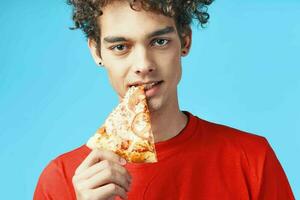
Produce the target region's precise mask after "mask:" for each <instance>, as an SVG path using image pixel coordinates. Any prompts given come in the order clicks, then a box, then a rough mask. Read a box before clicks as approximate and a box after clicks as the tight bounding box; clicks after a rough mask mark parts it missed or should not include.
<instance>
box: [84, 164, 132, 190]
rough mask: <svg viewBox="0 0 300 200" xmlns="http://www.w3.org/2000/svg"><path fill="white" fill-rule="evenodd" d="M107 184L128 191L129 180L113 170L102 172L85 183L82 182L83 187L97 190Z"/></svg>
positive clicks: (108, 169)
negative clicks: (115, 185)
mask: <svg viewBox="0 0 300 200" xmlns="http://www.w3.org/2000/svg"><path fill="white" fill-rule="evenodd" d="M109 183H114V184H117V185H119V186H121V187H123V188H124V189H125V190H126V191H129V187H130V180H128V179H127V178H126V176H124V175H123V174H121V173H119V172H118V171H116V170H114V169H113V168H107V169H105V170H102V171H101V172H99V173H97V174H96V175H94V176H92V177H91V178H90V179H88V180H87V181H85V182H83V184H85V186H84V187H86V188H91V189H93V188H98V187H100V186H103V185H106V184H109Z"/></svg>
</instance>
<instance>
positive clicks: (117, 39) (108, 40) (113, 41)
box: [103, 26, 175, 43]
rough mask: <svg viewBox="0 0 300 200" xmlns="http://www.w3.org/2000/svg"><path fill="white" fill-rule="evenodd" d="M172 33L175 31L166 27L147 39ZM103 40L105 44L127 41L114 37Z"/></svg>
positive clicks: (151, 34)
mask: <svg viewBox="0 0 300 200" xmlns="http://www.w3.org/2000/svg"><path fill="white" fill-rule="evenodd" d="M174 31H175V29H174V27H172V26H167V27H166V28H163V29H159V30H157V31H154V32H152V33H150V34H148V35H147V38H151V37H155V36H159V35H165V34H168V33H173V32H174ZM103 40H104V42H107V43H116V42H125V41H127V39H126V38H125V37H114V36H108V37H105V38H104V39H103Z"/></svg>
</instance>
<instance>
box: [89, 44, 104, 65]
mask: <svg viewBox="0 0 300 200" xmlns="http://www.w3.org/2000/svg"><path fill="white" fill-rule="evenodd" d="M88 47H89V49H90V52H91V55H92V57H93V59H94V61H95V63H96V65H100V64H99V63H102V59H101V57H100V55H99V52H98V50H97V45H96V42H95V41H94V40H93V39H90V38H88ZM102 64H103V63H102ZM102 64H101V65H102Z"/></svg>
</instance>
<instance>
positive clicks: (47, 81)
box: [0, 0, 300, 199]
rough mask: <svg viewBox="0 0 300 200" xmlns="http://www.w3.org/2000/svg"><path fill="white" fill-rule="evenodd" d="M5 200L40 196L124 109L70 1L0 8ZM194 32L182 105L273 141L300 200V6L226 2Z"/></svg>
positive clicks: (291, 1) (293, 1)
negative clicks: (42, 185) (59, 163)
mask: <svg viewBox="0 0 300 200" xmlns="http://www.w3.org/2000/svg"><path fill="white" fill-rule="evenodd" d="M0 8H1V12H0V146H1V151H0V157H1V164H0V177H1V181H0V184H1V185H0V188H1V199H32V195H33V192H34V188H35V185H36V182H37V180H38V177H39V175H40V173H41V171H42V169H43V168H44V167H45V166H46V164H47V163H48V162H49V161H50V160H51V159H53V158H55V157H56V156H58V155H59V154H61V153H63V152H66V151H69V150H71V149H73V148H75V147H78V146H80V145H81V144H83V143H85V142H86V140H87V139H88V138H89V137H90V135H91V134H93V133H94V131H95V130H96V129H97V127H99V126H100V125H101V124H102V123H103V121H104V119H105V118H106V116H107V115H108V114H109V112H110V111H111V110H112V109H113V108H114V106H116V104H117V103H118V100H117V97H116V95H115V93H114V91H113V90H112V89H111V87H110V85H109V83H108V79H107V76H106V72H105V70H104V69H102V68H99V67H96V65H95V64H94V62H93V60H92V57H91V55H90V54H89V51H88V47H87V44H86V40H85V38H84V36H83V34H82V33H81V32H80V31H70V30H69V29H68V27H70V26H72V25H73V24H72V21H71V10H70V8H69V7H68V6H67V5H66V4H65V1H64V0H58V1H38V0H27V1H16V0H11V1H4V0H1V1H0ZM209 13H210V15H211V19H210V23H209V25H208V26H207V28H206V29H204V30H203V29H198V28H197V27H196V26H194V28H193V30H194V32H193V46H192V51H191V54H190V55H189V56H187V57H186V58H184V59H183V78H182V81H181V83H180V85H179V96H180V97H179V98H180V105H181V108H182V109H183V110H189V111H192V112H193V113H194V114H196V115H198V116H199V117H201V118H204V119H206V120H210V121H213V122H217V123H222V124H225V125H229V126H232V127H235V128H238V129H242V130H244V131H248V132H252V133H255V134H259V135H262V136H264V137H266V138H267V139H268V140H269V142H270V144H271V145H272V147H273V148H274V150H275V152H276V154H277V156H278V159H279V160H280V162H281V164H282V166H283V168H284V170H285V172H286V174H287V176H288V179H289V181H290V184H291V186H292V189H293V192H294V194H295V197H296V198H297V197H298V198H300V174H299V171H298V170H299V169H300V162H299V153H300V147H299V146H300V136H299V135H300V106H299V102H300V77H299V76H300V61H299V59H300V22H299V20H300V1H299V0H285V1H278V0H265V1H260V0H252V1H250V0H244V1H238V0H231V1H228V0H223V1H221V0H217V1H215V2H214V3H213V5H212V6H211V7H210V8H209Z"/></svg>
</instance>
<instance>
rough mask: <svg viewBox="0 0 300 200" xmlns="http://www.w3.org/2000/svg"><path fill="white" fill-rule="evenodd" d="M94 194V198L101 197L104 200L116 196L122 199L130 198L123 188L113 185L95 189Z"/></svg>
mask: <svg viewBox="0 0 300 200" xmlns="http://www.w3.org/2000/svg"><path fill="white" fill-rule="evenodd" d="M92 192H93V196H101V197H103V199H108V198H111V197H115V196H120V197H121V198H122V199H127V198H128V197H127V194H126V191H125V190H124V189H123V188H122V187H120V186H118V185H116V184H113V183H111V184H107V185H105V186H103V187H100V188H97V189H94V190H92ZM112 199H113V198H112Z"/></svg>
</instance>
